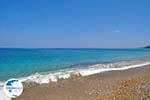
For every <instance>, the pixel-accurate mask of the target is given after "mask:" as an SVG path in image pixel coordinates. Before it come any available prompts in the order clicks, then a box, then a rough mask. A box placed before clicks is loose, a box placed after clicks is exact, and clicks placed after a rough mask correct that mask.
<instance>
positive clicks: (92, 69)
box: [21, 62, 150, 84]
mask: <svg viewBox="0 0 150 100" xmlns="http://www.w3.org/2000/svg"><path fill="white" fill-rule="evenodd" d="M146 65H150V62H138V63H137V62H134V63H133V62H132V63H129V62H128V63H127V62H119V63H112V64H96V65H92V66H89V67H86V68H78V69H68V70H62V71H59V72H53V73H47V74H38V73H37V74H34V75H31V76H28V77H26V78H23V79H22V80H21V81H22V82H35V83H38V84H47V83H49V82H57V81H58V80H59V79H67V78H69V77H71V76H72V75H81V76H88V75H92V74H96V73H100V72H105V71H111V70H126V69H129V68H135V67H142V66H146Z"/></svg>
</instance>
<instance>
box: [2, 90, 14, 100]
mask: <svg viewBox="0 0 150 100" xmlns="http://www.w3.org/2000/svg"><path fill="white" fill-rule="evenodd" d="M0 100H11V98H10V97H8V96H7V95H6V94H5V92H4V90H3V89H2V88H0Z"/></svg>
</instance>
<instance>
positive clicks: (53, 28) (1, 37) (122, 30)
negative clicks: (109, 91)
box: [0, 0, 150, 48]
mask: <svg viewBox="0 0 150 100" xmlns="http://www.w3.org/2000/svg"><path fill="white" fill-rule="evenodd" d="M147 44H149V45H150V0H0V47H18V48H22V47H24V48H81V47H82V48H128V47H129V48H130V47H139V46H145V45H147Z"/></svg>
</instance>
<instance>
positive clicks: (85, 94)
mask: <svg viewBox="0 0 150 100" xmlns="http://www.w3.org/2000/svg"><path fill="white" fill-rule="evenodd" d="M147 75H148V76H150V65H148V66H143V67H136V68H130V69H126V70H114V71H106V72H101V73H98V74H93V75H89V76H84V77H82V76H77V77H71V78H69V79H65V80H63V79H62V80H58V82H52V83H48V84H42V85H33V86H29V87H28V88H25V89H24V92H23V94H22V95H21V96H20V97H18V98H16V99H13V100H26V98H27V97H28V100H43V99H44V100H51V99H52V100H97V99H99V98H106V97H109V96H111V95H112V94H113V93H114V92H115V91H116V90H117V89H118V87H119V83H120V82H122V81H127V80H132V79H136V78H139V77H145V76H147ZM100 100H101V99H100ZM115 100H116V99H115Z"/></svg>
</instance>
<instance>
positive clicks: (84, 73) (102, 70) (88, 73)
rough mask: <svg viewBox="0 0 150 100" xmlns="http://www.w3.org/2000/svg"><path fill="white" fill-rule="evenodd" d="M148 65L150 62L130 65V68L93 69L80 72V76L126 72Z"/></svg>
mask: <svg viewBox="0 0 150 100" xmlns="http://www.w3.org/2000/svg"><path fill="white" fill-rule="evenodd" d="M146 65H150V62H146V63H142V64H137V65H129V66H125V67H120V68H105V69H94V68H92V69H84V70H81V71H80V74H81V75H82V76H88V75H92V74H96V73H100V72H105V71H113V70H126V69H129V68H136V67H142V66H146Z"/></svg>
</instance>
